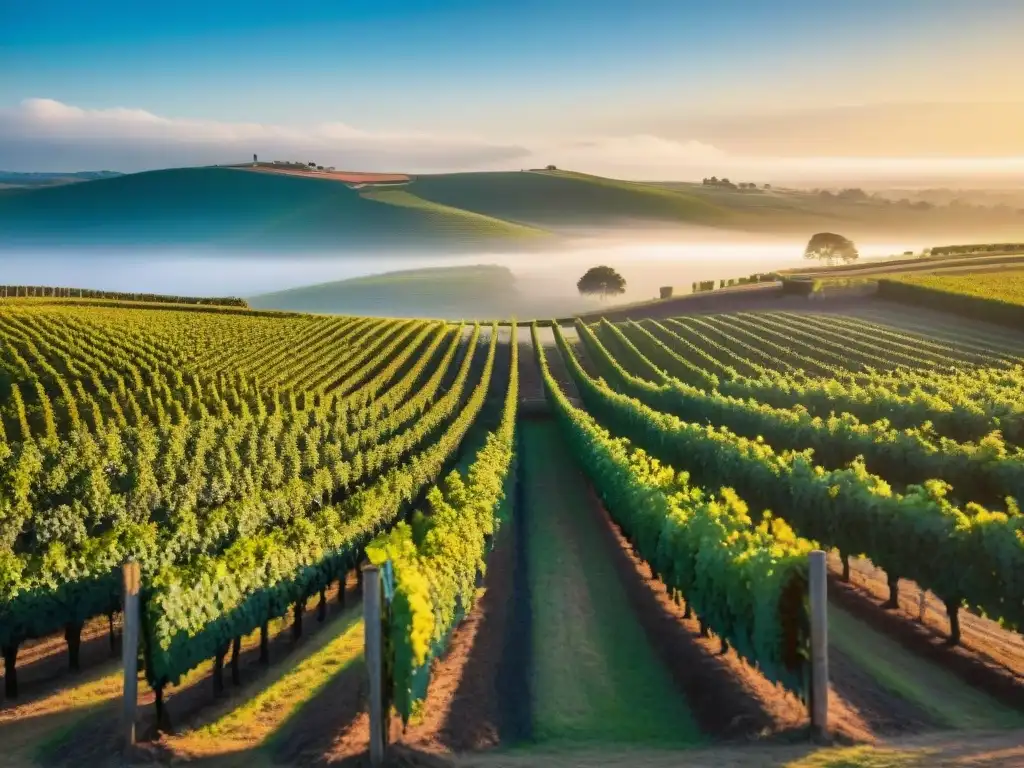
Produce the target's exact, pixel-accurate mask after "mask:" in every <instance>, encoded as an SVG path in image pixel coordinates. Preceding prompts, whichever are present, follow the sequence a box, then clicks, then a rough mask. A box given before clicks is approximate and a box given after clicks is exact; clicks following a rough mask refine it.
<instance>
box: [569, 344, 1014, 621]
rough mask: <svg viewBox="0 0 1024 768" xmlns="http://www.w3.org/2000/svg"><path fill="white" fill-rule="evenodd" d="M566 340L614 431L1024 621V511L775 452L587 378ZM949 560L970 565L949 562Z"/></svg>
mask: <svg viewBox="0 0 1024 768" xmlns="http://www.w3.org/2000/svg"><path fill="white" fill-rule="evenodd" d="M556 334H558V338H559V339H560V347H561V349H562V353H563V355H564V356H565V357H566V359H567V361H568V365H569V370H570V373H571V375H572V377H573V380H574V381H575V382H576V385H577V387H578V388H579V390H580V394H581V396H582V398H583V401H584V403H585V404H586V406H587V408H588V410H589V411H590V412H591V413H593V414H594V415H595V416H596V417H597V418H598V419H600V420H601V422H602V423H603V424H605V425H607V426H608V427H609V428H610V429H611V430H612V431H613V432H614V433H616V434H619V435H621V436H623V437H626V438H628V439H630V440H631V441H633V442H634V443H635V444H636V445H638V446H641V447H643V448H645V449H646V450H649V451H650V452H651V454H652V455H654V456H655V457H657V458H659V459H660V460H662V461H665V462H667V463H669V464H671V465H672V466H674V467H679V468H684V469H686V470H688V471H689V472H690V474H691V477H692V478H693V479H694V481H695V482H697V483H699V484H700V485H702V486H704V487H726V486H728V487H732V488H735V489H736V491H737V492H738V493H739V494H740V495H741V496H746V497H750V498H758V499H759V500H760V501H762V502H763V503H764V504H765V506H767V507H768V508H769V509H772V510H775V512H776V513H777V514H778V515H780V516H782V517H783V518H784V519H785V520H786V521H787V522H789V523H790V524H791V525H792V526H793V527H794V529H795V530H796V531H797V532H798V533H799V534H800V535H802V536H806V537H807V538H811V539H814V540H817V541H819V542H821V544H823V545H824V546H826V547H829V548H833V547H834V548H838V549H839V550H840V552H842V553H844V554H846V555H850V556H854V555H860V554H866V555H867V556H868V557H870V558H871V560H872V562H874V563H875V564H876V565H878V566H879V567H881V568H883V569H884V570H886V572H887V573H888V574H889V576H890V577H892V578H909V579H913V580H914V581H915V582H917V583H918V584H919V585H920V586H921V587H922V588H924V589H929V590H931V591H932V592H934V593H935V594H937V595H938V596H940V597H941V598H942V599H943V600H944V601H945V602H946V604H947V605H949V606H953V607H956V606H959V605H960V604H961V603H963V602H966V603H967V604H968V605H970V606H974V607H976V608H978V609H979V610H982V611H984V612H985V613H986V614H988V615H989V616H992V617H994V618H997V619H999V620H1001V621H1003V622H1005V623H1006V624H1008V625H1009V626H1011V627H1015V628H1016V627H1020V626H1021V625H1022V623H1024V608H1022V606H1024V582H1021V581H1020V579H1019V578H1018V576H1017V574H1019V573H1020V572H1021V569H1022V567H1024V516H1021V515H1020V514H1018V512H1017V509H1016V505H1015V504H1011V505H1010V507H1009V510H1008V512H1007V513H1003V512H992V511H989V510H986V509H984V508H983V507H981V506H979V505H977V504H973V503H970V504H967V505H965V506H963V507H957V506H955V505H954V504H952V503H951V502H950V501H949V499H948V498H947V495H948V492H949V485H948V484H947V483H945V482H943V481H942V480H939V479H932V480H928V481H926V482H924V483H923V484H921V485H911V486H908V487H907V489H906V492H905V493H902V494H900V493H894V492H893V491H892V489H891V488H890V487H889V485H888V484H887V483H885V482H884V481H883V480H882V479H881V478H879V477H877V476H875V475H871V474H870V473H868V472H867V470H866V468H865V467H864V465H863V463H862V462H861V461H855V462H853V463H852V464H851V465H850V466H849V467H847V468H843V469H832V470H826V469H823V468H822V467H820V466H815V464H814V462H813V460H812V457H811V455H810V453H809V452H806V451H805V452H794V451H784V452H776V451H774V450H773V449H772V448H771V447H770V446H769V445H767V444H766V443H765V442H763V441H762V440H761V439H760V438H755V439H749V438H744V437H740V436H738V435H736V434H734V433H733V432H731V431H729V430H728V429H726V428H724V427H717V426H704V425H702V424H700V423H694V422H688V421H683V420H681V419H679V418H678V417H676V416H672V415H670V414H664V413H660V412H658V411H656V410H654V409H652V408H649V407H648V406H646V405H644V404H642V403H641V402H640V401H638V400H635V399H633V398H631V397H629V396H628V395H624V394H619V393H617V392H615V391H613V390H612V389H610V388H608V387H607V385H605V384H604V382H603V381H596V380H594V379H592V378H590V377H589V376H588V375H587V374H586V372H585V371H584V370H583V369H582V367H580V365H579V362H578V361H577V360H576V359H575V357H574V355H573V352H572V350H571V349H570V348H569V347H568V345H567V344H565V342H564V339H562V337H561V335H560V334H559V332H558V330H557V329H556ZM951 563H960V564H970V567H959V568H957V567H951V565H950V564H951Z"/></svg>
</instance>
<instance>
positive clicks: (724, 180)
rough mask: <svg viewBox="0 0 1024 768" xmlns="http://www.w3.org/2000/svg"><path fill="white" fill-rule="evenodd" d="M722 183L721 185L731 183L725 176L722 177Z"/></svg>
mask: <svg viewBox="0 0 1024 768" xmlns="http://www.w3.org/2000/svg"><path fill="white" fill-rule="evenodd" d="M722 183H723V184H731V183H732V182H730V181H729V179H727V178H726V177H725V176H723V177H722Z"/></svg>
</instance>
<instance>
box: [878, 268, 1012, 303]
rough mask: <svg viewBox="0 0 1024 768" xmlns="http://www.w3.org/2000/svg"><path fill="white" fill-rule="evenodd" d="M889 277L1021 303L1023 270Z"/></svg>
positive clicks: (900, 280)
mask: <svg viewBox="0 0 1024 768" xmlns="http://www.w3.org/2000/svg"><path fill="white" fill-rule="evenodd" d="M893 280H898V281H899V282H901V283H910V284H911V285H920V286H922V287H925V288H934V289H937V290H940V291H951V292H953V293H961V294H964V295H967V296H976V297H979V298H983V299H996V300H998V301H1005V302H1008V303H1010V304H1020V305H1024V270H1010V271H1006V272H994V273H981V274H977V273H975V274H958V275H912V276H899V277H894V278H893Z"/></svg>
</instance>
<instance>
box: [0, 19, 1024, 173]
mask: <svg viewBox="0 0 1024 768" xmlns="http://www.w3.org/2000/svg"><path fill="white" fill-rule="evenodd" d="M1022 30H1024V2H1020V0H987V1H986V0H977V1H976V2H966V1H964V2H961V1H960V0H895V1H892V2H883V1H882V0H861V1H860V2H840V1H839V0H835V1H834V2H822V1H820V0H819V2H810V1H808V0H775V2H768V1H767V0H742V1H741V0H717V1H715V2H690V1H688V0H619V1H618V2H611V1H608V0H589V1H587V0H549V1H548V2H539V1H537V0H516V1H515V2H511V1H510V2H504V1H502V2H498V1H496V0H495V1H491V2H470V1H469V0H448V1H443V0H436V1H435V2H429V1H428V0H393V1H388V0H376V2H371V1H368V0H333V2H280V1H279V2H272V3H269V2H268V3H261V2H244V3H243V2H234V1H230V2H228V1H220V0H206V2H196V1H195V0H179V1H178V2H168V3H149V2H138V0H135V2H101V1H99V0H97V1H96V2H85V0H47V1H46V2H42V1H41V0H0V73H2V76H0V112H2V114H0V167H2V166H4V165H8V166H9V165H10V158H12V156H13V155H14V153H13V152H10V151H9V152H8V153H6V157H5V153H4V152H3V144H4V141H5V135H4V133H3V132H2V131H3V130H4V120H5V119H6V120H7V122H8V123H11V122H17V121H19V120H20V121H21V122H20V123H18V124H19V125H21V126H22V133H25V132H27V131H28V129H27V128H25V125H28V123H26V120H27V119H28V118H26V117H25V116H24V115H23V114H21V112H23V111H24V110H23V109H22V107H21V106H20V105H22V103H23V102H24V100H26V99H47V100H53V101H55V102H59V103H60V104H62V105H66V106H68V107H74V108H79V109H82V110H86V111H87V113H88V114H87V115H86V117H85V118H82V119H81V120H78V122H77V123H76V125H77V127H76V128H75V130H76V131H79V132H82V131H85V132H86V133H87V134H88V137H87V138H88V139H89V141H92V142H93V143H95V142H100V141H101V140H102V137H101V136H99V135H98V134H97V131H100V132H102V131H101V129H100V128H96V127H95V125H94V123H95V120H94V114H95V113H99V114H102V113H103V112H104V111H109V110H116V109H126V110H142V111H145V112H146V113H150V114H152V115H155V116H159V117H160V118H167V119H170V120H177V121H185V122H188V121H203V122H204V123H228V124H235V123H256V124H260V125H265V126H291V127H295V129H296V130H305V128H303V127H304V126H312V125H320V124H334V123H343V124H345V125H346V126H350V127H352V128H354V129H357V130H358V131H361V132H364V133H366V134H373V135H374V136H375V138H376V139H379V140H383V138H382V137H384V136H401V137H404V139H403V140H404V141H405V142H406V143H409V140H410V139H409V137H410V136H414V135H420V134H429V135H430V136H432V137H435V139H436V140H437V141H442V138H441V137H445V138H444V139H443V141H447V142H453V143H457V142H458V141H459V140H460V139H458V138H457V137H466V136H469V137H472V138H473V140H474V141H478V142H483V143H487V144H498V145H500V146H502V147H506V148H508V147H517V148H523V147H524V146H525V147H526V148H528V149H531V151H533V150H532V147H534V146H543V147H544V149H545V151H547V149H548V147H549V146H551V145H554V144H557V143H559V142H562V143H564V142H572V141H574V140H577V139H586V140H588V141H602V140H605V139H618V140H621V139H623V138H625V137H630V136H637V135H640V136H645V137H657V138H659V139H664V140H667V141H670V142H677V143H682V144H683V145H684V146H690V144H691V143H697V144H699V145H700V147H707V146H710V147H713V148H714V149H716V150H721V151H723V152H726V153H730V154H737V153H739V154H743V155H744V156H746V155H754V156H757V155H759V154H760V155H767V154H771V155H778V154H780V153H782V154H785V155H788V154H792V153H794V152H798V151H799V149H800V146H801V145H804V144H807V142H808V141H811V144H814V141H813V140H817V145H820V146H821V149H819V150H816V152H819V153H820V152H825V153H826V154H828V155H837V156H842V155H857V154H872V155H896V156H898V155H900V154H905V153H909V152H913V151H914V150H915V145H917V146H919V147H924V148H926V149H927V150H928V152H929V153H930V154H936V153H937V154H944V155H958V154H966V155H979V154H986V152H985V150H986V148H987V147H991V148H992V149H993V152H994V153H995V154H1005V153H1006V152H1013V151H1015V150H1014V146H1015V145H1014V143H1013V142H1014V138H1013V131H1011V130H1010V128H1012V127H1013V125H1012V124H1011V125H1010V126H1009V127H1006V126H1005V125H1004V126H1003V127H1002V128H1000V127H999V125H995V124H1006V123H1007V120H1006V119H1005V117H1003V118H1001V117H1000V114H1001V113H1000V112H999V110H1000V109H1003V106H1001V105H1003V104H1004V103H1006V102H1014V101H1017V102H1020V101H1024V46H1021V45H1020V42H1019V35H1020V34H1021V31H1022ZM1015 37H1017V39H1016V40H1015V39H1014V38H1015ZM921 102H927V103H929V104H931V105H934V104H940V105H942V104H945V105H947V108H946V109H947V111H946V112H941V111H940V112H939V113H929V114H930V117H929V119H928V120H927V121H923V120H922V128H921V130H922V131H924V132H925V133H927V134H928V135H927V136H926V137H925V140H924V141H923V142H915V141H914V140H913V139H912V138H911V137H908V136H902V138H901V136H900V135H898V134H900V131H901V126H903V127H904V128H905V125H906V122H907V110H906V106H905V105H908V104H909V105H914V104H917V103H921ZM968 102H983V103H984V104H985V105H986V106H985V107H984V109H987V110H991V111H992V117H991V119H985V120H984V121H983V122H984V123H985V125H980V126H975V127H969V126H965V125H963V123H964V122H965V121H963V120H959V121H958V120H956V119H955V117H956V114H957V113H956V112H955V111H951V110H955V109H956V108H957V107H958V106H959V105H962V104H964V103H968ZM1010 108H1011V112H1010V113H1008V114H1010V115H1011V117H1012V118H1013V119H1016V118H1015V116H1016V115H1017V112H1016V111H1012V110H1013V109H1016V108H1015V107H1013V106H1012V105H1011V107H1010ZM851 109H853V110H855V112H856V114H853V115H852V117H851V116H850V115H849V114H848V113H844V114H846V115H847V116H846V117H844V118H842V119H843V124H844V125H852V124H855V123H857V121H858V120H860V121H861V122H862V123H864V124H873V125H875V126H876V131H874V132H875V133H877V134H878V136H876V137H868V136H865V135H864V134H865V131H864V130H863V129H857V130H850V131H849V134H850V135H849V136H848V137H845V138H844V137H840V138H839V139H836V140H835V141H834V142H833V144H832V145H830V144H829V141H828V140H827V139H828V136H827V135H824V134H826V133H829V132H832V131H831V129H829V130H828V131H826V130H825V129H822V130H821V131H819V135H818V136H816V137H815V136H811V137H806V138H802V137H797V138H794V140H793V141H792V142H791V144H792V145H793V146H792V147H791V146H789V145H787V143H786V137H787V136H795V134H794V133H793V131H794V129H799V130H806V124H807V122H808V119H807V113H808V111H810V112H811V113H819V112H822V111H825V112H828V111H829V110H847V111H849V110H851ZM901 109H902V111H900V110H901ZM911 114H912V113H911ZM922 114H923V113H922ZM988 114H989V113H988V112H986V113H985V115H986V116H987V115H988ZM54 115H56V113H55V112H53V111H51V112H48V113H47V118H46V119H48V120H50V119H56V118H55V117H54ZM937 115H938V117H936V116H937ZM943 115H950V116H951V117H943ZM765 116H767V117H769V118H770V120H771V123H770V124H771V125H772V126H774V127H773V129H772V130H773V131H775V134H774V138H773V136H771V135H764V136H759V134H766V133H767V132H766V131H765V130H764V129H763V125H764V124H762V129H761V130H760V131H758V130H756V126H755V123H756V122H757V121H760V120H761V119H762V118H764V117H765ZM30 117H31V118H32V119H33V120H35V119H37V118H38V115H35V116H30ZM107 117H110V115H108V116H107ZM831 119H833V120H835V118H834V117H833V118H831ZM936 119H938V120H939V122H940V123H942V124H943V125H942V126H937V125H935V124H934V123H935V121H936ZM851 120H852V123H851V122H850V121H851ZM89 121H93V122H92V123H90V122H89ZM872 121H873V122H872ZM879 121H881V122H879ZM886 121H888V123H887V122H886ZM112 122H113V119H112V118H111V119H105V122H104V126H105V127H103V126H101V128H102V130H105V131H107V133H108V134H109V135H107V139H108V140H109V141H110V142H116V141H117V140H119V139H120V138H124V137H123V136H122V135H121V134H118V133H117V132H118V131H120V130H130V127H131V126H128V127H127V128H125V127H124V126H122V127H120V128H118V127H117V126H112V125H111V123H112ZM827 122H828V120H827V119H826V120H825V123H819V124H821V125H824V124H826V123H827ZM86 123H89V125H91V126H92V127H88V126H86ZM889 123H891V124H892V126H893V129H892V131H888V130H887V125H888V124H889ZM925 123H927V124H925ZM989 123H993V125H989ZM32 125H35V124H34V123H33V124H32ZM83 126H86V127H84V128H83ZM182 130H183V131H184V133H185V134H187V133H188V131H187V130H185V129H182ZM985 131H989V132H990V133H991V136H989V135H988V134H986V133H985ZM37 132H38V131H37ZM44 132H45V131H44ZM65 133H66V132H65ZM839 133H840V134H841V133H843V132H842V131H839ZM904 133H905V131H904ZM887 134H891V135H892V136H893V139H892V141H891V142H890V143H889V144H888V145H887V144H886V141H885V135H887ZM1004 134H1005V135H1004ZM1021 134H1022V135H1024V131H1022V132H1021ZM183 135H184V134H183ZM10 136H11V138H10V140H9V141H8V144H9V145H12V146H13V145H15V144H16V145H17V147H18V148H19V151H20V150H21V149H23V148H24V143H25V142H26V141H27V140H28V139H27V138H26V137H25V136H23V135H20V134H19V135H18V136H17V137H15V136H14V133H13V132H12V133H11V134H10ZM14 138H17V141H14ZM186 138H187V137H186ZM363 138H365V139H367V140H369V137H368V136H364V137H363ZM293 139H294V137H293ZM869 139H870V140H869ZM73 140H74V136H70V135H64V134H62V138H61V141H63V142H64V145H62V146H64V147H65V150H66V149H67V147H68V146H70V143H73ZM164 140H169V139H168V138H167V137H164ZM204 141H205V139H204ZM773 141H774V142H775V143H774V144H773V143H772V142H773ZM1022 142H1024V140H1022ZM79 143H80V145H81V146H82V150H81V152H79V156H80V157H81V160H80V162H84V161H85V160H86V159H87V158H88V156H89V155H88V148H87V147H85V144H88V143H89V142H87V141H84V140H80V142H79ZM286 145H287V146H291V145H288V144H287V142H285V143H283V144H282V145H281V147H282V149H281V151H284V148H285V146H286ZM378 146H380V145H379V144H378ZM109 149H110V148H109V147H108V148H107V149H105V150H104V153H99V154H96V157H97V158H99V157H100V156H103V157H106V156H108V155H109ZM68 151H70V150H68ZM538 151H539V150H538ZM1020 154H1024V146H1021V147H1020ZM64 156H66V157H69V159H70V157H71V155H67V154H65V155H64ZM176 156H177V155H175V157H176ZM14 159H16V157H14ZM396 159H397V157H396ZM133 162H136V161H133ZM143 164H145V161H143Z"/></svg>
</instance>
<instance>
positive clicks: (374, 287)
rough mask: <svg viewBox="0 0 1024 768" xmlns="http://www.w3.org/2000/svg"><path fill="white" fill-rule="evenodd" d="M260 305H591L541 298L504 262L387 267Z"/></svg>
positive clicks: (463, 310) (561, 308)
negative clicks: (525, 285)
mask: <svg viewBox="0 0 1024 768" xmlns="http://www.w3.org/2000/svg"><path fill="white" fill-rule="evenodd" d="M249 304H250V305H252V306H253V307H256V308H258V309H280V310H292V311H298V312H316V313H325V314H351V315H375V316H381V317H440V318H445V319H450V320H459V319H464V318H480V317H486V318H511V317H518V318H526V317H530V318H532V317H535V316H536V317H550V316H552V315H558V314H564V313H566V312H573V311H576V310H579V309H585V308H587V307H589V306H590V303H588V302H587V301H586V300H584V299H579V298H576V297H571V296H567V297H565V298H552V297H548V298H537V297H535V296H533V295H531V293H530V292H529V291H527V290H524V288H523V286H522V285H521V284H519V283H518V282H517V280H516V277H515V275H513V274H512V272H511V271H510V270H508V269H507V268H506V267H499V266H495V265H472V266H459V267H435V268H430V269H414V270H403V271H397V272H386V273H384V274H379V275H370V276H367V277H356V278H352V279H349V280H338V281H336V282H330V283H319V284H317V285H309V286H303V287H301V288H293V289H290V290H286V291H275V292H274V293H265V294H262V295H259V296H253V297H250V298H249Z"/></svg>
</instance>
